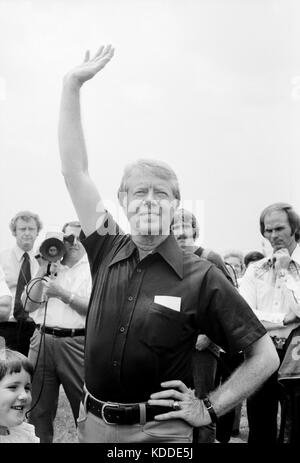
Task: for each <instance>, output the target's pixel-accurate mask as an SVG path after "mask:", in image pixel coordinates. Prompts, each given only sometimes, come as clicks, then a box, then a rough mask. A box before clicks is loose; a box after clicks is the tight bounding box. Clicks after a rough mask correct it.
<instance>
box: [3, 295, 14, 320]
mask: <svg viewBox="0 0 300 463" xmlns="http://www.w3.org/2000/svg"><path fill="white" fill-rule="evenodd" d="M11 300H12V299H11V296H2V297H0V322H6V321H7V320H8V319H9V315H10V310H11Z"/></svg>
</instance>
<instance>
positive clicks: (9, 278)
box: [0, 246, 39, 321]
mask: <svg viewBox="0 0 300 463" xmlns="http://www.w3.org/2000/svg"><path fill="white" fill-rule="evenodd" d="M24 252H25V251H23V250H22V249H20V248H19V246H15V247H14V248H12V249H5V250H4V251H2V252H1V253H0V265H1V267H2V268H3V271H4V274H5V280H6V283H7V285H8V287H9V289H10V292H11V295H12V298H13V299H12V309H11V313H10V316H9V320H12V321H13V320H14V316H13V310H14V305H15V294H16V289H17V283H18V278H19V273H20V268H21V265H22V263H23V254H24ZM27 254H28V255H29V259H30V270H31V277H33V275H35V274H36V272H37V271H38V268H39V264H38V261H37V260H36V258H35V257H34V256H35V251H34V250H33V249H31V251H27Z"/></svg>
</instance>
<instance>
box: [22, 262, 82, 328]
mask: <svg viewBox="0 0 300 463" xmlns="http://www.w3.org/2000/svg"><path fill="white" fill-rule="evenodd" d="M56 281H57V283H58V284H59V285H61V286H62V288H64V289H66V290H68V291H71V292H72V293H74V295H75V296H81V297H87V298H89V297H90V294H91V274H90V266H89V262H88V259H87V256H86V255H84V256H83V257H82V258H81V259H80V260H79V261H78V262H77V263H76V264H75V265H73V267H68V266H66V265H61V266H59V267H58V272H57V277H56ZM30 316H31V318H32V319H33V320H34V321H35V323H36V324H40V325H42V324H43V323H44V317H45V306H43V307H41V308H40V309H37V310H35V311H34V312H31V313H30ZM85 318H86V317H85V316H84V315H80V314H79V313H78V312H76V310H74V309H72V307H71V306H70V305H68V304H65V303H64V302H63V301H61V300H60V299H58V298H56V297H50V298H49V300H48V303H47V309H46V319H45V326H48V327H55V328H71V329H79V328H84V327H85Z"/></svg>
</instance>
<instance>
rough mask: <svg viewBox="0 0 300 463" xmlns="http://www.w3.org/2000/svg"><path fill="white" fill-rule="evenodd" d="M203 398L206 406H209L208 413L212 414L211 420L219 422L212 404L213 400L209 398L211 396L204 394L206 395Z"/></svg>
mask: <svg viewBox="0 0 300 463" xmlns="http://www.w3.org/2000/svg"><path fill="white" fill-rule="evenodd" d="M201 400H202V401H203V403H204V405H205V407H206V408H207V411H208V413H209V415H210V418H211V422H212V423H217V422H218V417H217V415H216V412H215V410H214V407H213V406H212V404H211V401H210V400H209V398H208V397H207V396H204V397H202V399H201Z"/></svg>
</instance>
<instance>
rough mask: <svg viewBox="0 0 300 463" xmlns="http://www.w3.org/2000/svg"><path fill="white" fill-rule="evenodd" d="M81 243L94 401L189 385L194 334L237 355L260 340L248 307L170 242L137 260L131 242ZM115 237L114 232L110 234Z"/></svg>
mask: <svg viewBox="0 0 300 463" xmlns="http://www.w3.org/2000/svg"><path fill="white" fill-rule="evenodd" d="M105 223H106V224H107V223H109V224H110V230H111V232H112V233H114V234H112V233H105V229H104V228H105V224H104V226H103V227H102V228H101V229H99V230H98V231H96V232H94V233H93V234H92V235H90V236H89V237H88V238H86V239H85V240H83V244H84V246H85V248H86V251H87V254H88V257H89V261H90V266H91V273H92V279H93V289H92V294H91V300H90V305H89V310H88V315H87V325H86V346H85V382H86V386H87V389H88V390H89V391H90V392H91V394H93V395H94V396H95V397H96V398H98V399H99V400H104V401H114V402H125V403H126V402H127V403H128V402H141V401H147V400H148V399H149V396H150V394H151V393H153V392H157V391H159V390H161V386H160V383H161V382H162V381H167V380H172V379H173V380H174V379H179V380H182V381H183V382H184V383H185V384H186V385H187V386H189V387H192V386H193V382H192V381H193V379H192V367H191V358H192V352H193V347H194V345H195V341H196V338H197V335H198V334H199V333H204V334H206V335H207V336H208V337H209V338H210V339H211V340H212V341H214V342H215V343H216V344H218V345H219V346H221V347H222V348H223V349H224V350H231V351H240V350H243V349H245V348H247V347H248V346H249V345H250V344H251V343H253V342H254V341H256V340H257V339H259V338H260V337H261V336H263V335H264V334H265V332H266V331H265V329H264V327H263V326H262V325H261V323H260V322H259V321H258V319H257V318H256V316H255V315H254V313H253V312H252V310H251V309H250V307H249V306H248V304H247V303H246V302H245V300H244V299H243V298H242V297H241V296H240V295H239V294H238V292H237V291H236V289H235V288H234V287H233V286H232V285H231V284H230V283H229V282H228V281H227V280H226V278H225V277H224V276H223V275H222V273H221V272H219V270H217V269H215V268H214V266H213V265H212V264H210V263H209V262H206V261H204V260H202V259H199V257H197V256H196V255H194V254H192V253H185V252H184V251H182V250H181V249H180V247H179V246H178V244H177V242H176V240H175V238H174V236H173V235H170V236H168V237H167V238H166V239H165V240H164V241H163V242H162V243H161V244H160V245H159V246H158V247H157V248H156V249H155V250H154V251H153V252H152V253H150V254H149V255H148V256H147V257H145V258H144V259H142V260H141V261H140V260H139V254H138V249H137V247H136V245H135V244H134V242H133V240H132V239H131V236H130V235H124V234H120V233H118V229H117V228H115V229H114V227H111V224H113V219H112V218H111V216H110V215H108V221H106V222H105ZM115 232H116V233H115Z"/></svg>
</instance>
